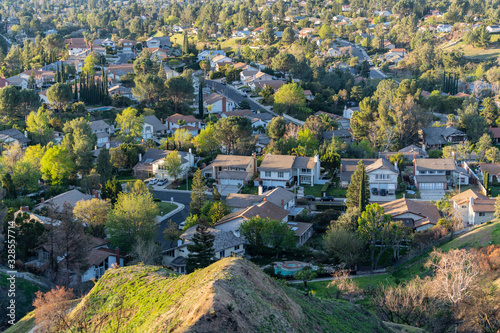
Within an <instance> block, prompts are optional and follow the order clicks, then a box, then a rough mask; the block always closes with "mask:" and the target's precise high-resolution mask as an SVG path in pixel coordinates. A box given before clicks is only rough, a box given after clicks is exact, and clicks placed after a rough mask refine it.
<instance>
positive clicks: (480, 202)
mask: <svg viewBox="0 0 500 333" xmlns="http://www.w3.org/2000/svg"><path fill="white" fill-rule="evenodd" d="M495 201H496V200H495V199H492V198H487V199H477V200H474V203H473V204H472V210H473V211H474V212H476V213H493V212H494V211H495Z"/></svg>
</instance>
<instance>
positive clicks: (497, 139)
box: [489, 127, 500, 145]
mask: <svg viewBox="0 0 500 333" xmlns="http://www.w3.org/2000/svg"><path fill="white" fill-rule="evenodd" d="M489 131H490V133H491V137H492V138H493V143H495V144H496V145H498V144H500V127H490V129H489Z"/></svg>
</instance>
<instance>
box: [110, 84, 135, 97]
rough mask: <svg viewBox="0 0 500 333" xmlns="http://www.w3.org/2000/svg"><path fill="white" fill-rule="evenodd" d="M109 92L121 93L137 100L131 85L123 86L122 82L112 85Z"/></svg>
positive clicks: (112, 93) (113, 93) (111, 93)
mask: <svg viewBox="0 0 500 333" xmlns="http://www.w3.org/2000/svg"><path fill="white" fill-rule="evenodd" d="M108 92H109V95H110V96H114V95H121V96H124V97H127V98H130V99H131V100H137V99H136V98H135V96H134V94H133V93H132V89H131V88H129V87H125V86H122V85H121V84H117V85H114V86H112V87H111V88H109V89H108Z"/></svg>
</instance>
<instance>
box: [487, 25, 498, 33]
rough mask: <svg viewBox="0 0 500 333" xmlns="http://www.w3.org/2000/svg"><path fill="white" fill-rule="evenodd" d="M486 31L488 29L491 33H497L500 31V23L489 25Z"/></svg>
mask: <svg viewBox="0 0 500 333" xmlns="http://www.w3.org/2000/svg"><path fill="white" fill-rule="evenodd" d="M486 31H488V32H489V33H490V34H496V33H498V32H500V25H490V26H487V27H486Z"/></svg>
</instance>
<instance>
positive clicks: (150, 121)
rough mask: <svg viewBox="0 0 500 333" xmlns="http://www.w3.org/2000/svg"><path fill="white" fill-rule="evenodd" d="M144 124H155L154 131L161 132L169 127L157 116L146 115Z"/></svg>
mask: <svg viewBox="0 0 500 333" xmlns="http://www.w3.org/2000/svg"><path fill="white" fill-rule="evenodd" d="M144 124H149V125H152V126H153V131H155V132H159V131H164V130H166V129H167V128H166V127H165V125H163V124H162V123H161V121H160V119H158V118H156V116H146V117H144Z"/></svg>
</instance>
